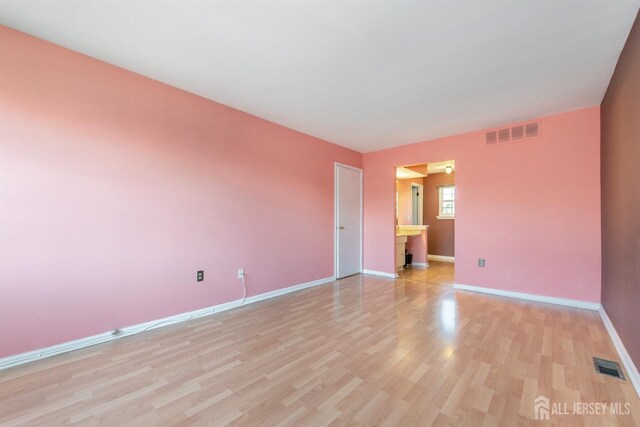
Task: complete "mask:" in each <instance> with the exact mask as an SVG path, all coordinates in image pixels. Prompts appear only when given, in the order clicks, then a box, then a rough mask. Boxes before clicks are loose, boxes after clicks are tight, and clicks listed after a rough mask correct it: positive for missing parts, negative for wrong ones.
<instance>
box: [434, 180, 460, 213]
mask: <svg viewBox="0 0 640 427" xmlns="http://www.w3.org/2000/svg"><path fill="white" fill-rule="evenodd" d="M445 188H453V199H450V200H443V193H444V189H445ZM445 201H446V202H449V201H452V202H453V214H443V213H442V205H443V202H445ZM436 218H437V219H455V218H456V186H455V184H445V185H439V186H438V216H437V217H436Z"/></svg>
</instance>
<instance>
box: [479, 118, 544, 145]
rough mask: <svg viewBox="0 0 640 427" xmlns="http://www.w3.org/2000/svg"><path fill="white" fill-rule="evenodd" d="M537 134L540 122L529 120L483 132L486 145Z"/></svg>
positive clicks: (526, 137)
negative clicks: (528, 121)
mask: <svg viewBox="0 0 640 427" xmlns="http://www.w3.org/2000/svg"><path fill="white" fill-rule="evenodd" d="M538 136H540V122H531V123H525V124H521V125H516V126H512V127H507V128H501V129H498V130H492V131H489V132H487V133H486V134H485V143H486V144H487V145H493V144H496V143H506V142H510V141H519V140H523V139H528V138H535V137H538Z"/></svg>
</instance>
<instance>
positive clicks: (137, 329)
mask: <svg viewBox="0 0 640 427" xmlns="http://www.w3.org/2000/svg"><path fill="white" fill-rule="evenodd" d="M334 280H335V277H325V278H324V279H318V280H313V281H311V282H306V283H301V284H299V285H293V286H289V287H287V288H282V289H277V290H275V291H271V292H265V293H263V294H259V295H254V296H251V297H247V298H246V299H245V301H244V304H242V306H245V305H246V304H251V303H254V302H258V301H262V300H266V299H269V298H274V297H277V296H280V295H284V294H288V293H290V292H295V291H299V290H302V289H306V288H310V287H313V286H318V285H322V284H325V283H329V282H333V281H334ZM240 301H241V300H235V301H230V302H226V303H223V304H218V305H214V306H211V307H206V308H201V309H199V310H194V311H190V312H187V313H181V314H176V315H174V316H169V317H165V318H163V319H157V320H152V321H150V322H145V323H140V324H138V325H133V326H127V327H124V328H122V329H121V330H120V333H119V334H118V335H112V334H111V332H104V333H101V334H98V335H93V336H90V337H86V338H80V339H78V340H74V341H68V342H65V343H62V344H56V345H53V346H51V347H46V348H42V349H38V350H33V351H29V352H26V353H20V354H15V355H12V356H8V357H4V358H2V359H0V370H3V369H7V368H10V367H13V366H18V365H23V364H25V363H29V362H32V361H35V360H40V359H44V358H46V357H51V356H55V355H57V354H62V353H67V352H69V351H73V350H78V349H81V348H85V347H89V346H92V345H96V344H100V343H103V342H107V341H112V340H116V339H119V338H123V337H128V336H131V335H135V334H139V333H141V332H146V331H150V330H153V329H157V328H162V327H165V326H169V325H174V324H176V323H180V322H185V321H187V320H191V319H195V318H198V317H203V316H209V315H211V314H215V313H219V312H221V311H225V310H230V309H233V308H237V307H240V305H239V304H240Z"/></svg>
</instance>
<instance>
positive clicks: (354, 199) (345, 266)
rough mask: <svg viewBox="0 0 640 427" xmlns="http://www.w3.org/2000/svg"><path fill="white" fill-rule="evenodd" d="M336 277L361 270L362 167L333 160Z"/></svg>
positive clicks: (349, 274)
mask: <svg viewBox="0 0 640 427" xmlns="http://www.w3.org/2000/svg"><path fill="white" fill-rule="evenodd" d="M335 179H336V277H338V278H342V277H346V276H351V275H352V274H357V273H360V272H361V271H362V170H360V169H357V168H353V167H350V166H346V165H340V164H336V174H335Z"/></svg>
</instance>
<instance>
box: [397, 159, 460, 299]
mask: <svg viewBox="0 0 640 427" xmlns="http://www.w3.org/2000/svg"><path fill="white" fill-rule="evenodd" d="M455 213H456V189H455V162H454V161H453V160H447V161H441V162H434V163H423V164H415V165H406V166H399V167H397V168H396V270H397V273H398V276H399V277H400V278H403V279H405V280H412V281H417V282H422V283H425V284H435V285H443V286H452V285H453V282H454V268H455Z"/></svg>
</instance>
